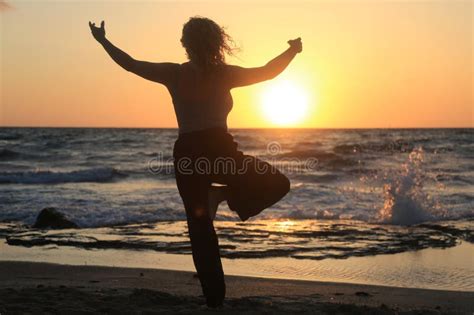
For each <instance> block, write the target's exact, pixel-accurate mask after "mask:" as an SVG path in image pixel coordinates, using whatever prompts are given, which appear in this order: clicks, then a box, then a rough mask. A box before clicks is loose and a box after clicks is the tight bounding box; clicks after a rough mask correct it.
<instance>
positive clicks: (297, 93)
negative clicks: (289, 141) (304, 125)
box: [262, 81, 308, 126]
mask: <svg viewBox="0 0 474 315" xmlns="http://www.w3.org/2000/svg"><path fill="white" fill-rule="evenodd" d="M262 111H263V115H264V117H265V119H267V120H269V121H270V122H271V123H273V124H275V125H278V126H291V125H295V124H297V123H300V122H302V121H303V120H304V119H305V118H306V116H307V113H308V97H307V94H306V91H304V90H303V89H302V88H301V87H299V86H298V85H296V84H294V83H293V82H291V81H281V82H277V83H274V84H272V85H271V86H268V87H267V88H266V89H265V90H264V91H263V93H262Z"/></svg>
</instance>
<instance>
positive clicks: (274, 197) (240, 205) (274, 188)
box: [222, 155, 290, 221]
mask: <svg viewBox="0 0 474 315" xmlns="http://www.w3.org/2000/svg"><path fill="white" fill-rule="evenodd" d="M234 159H235V160H236V165H237V167H236V169H235V172H233V173H232V174H225V175H224V176H223V177H222V179H223V181H224V182H225V184H227V186H228V187H229V188H228V189H229V190H228V199H227V203H228V205H229V208H230V209H232V210H234V211H236V212H237V214H238V215H239V217H240V218H241V219H242V220H243V221H245V220H247V219H248V218H250V217H252V216H255V215H257V214H259V213H260V212H262V211H263V210H264V209H266V208H268V207H270V206H272V205H273V204H275V203H277V202H278V201H279V200H280V199H281V198H283V197H284V196H285V195H286V194H287V193H288V192H289V191H290V181H289V180H288V178H287V177H286V176H285V175H283V174H282V173H281V172H280V171H278V169H276V168H275V167H273V166H271V165H270V164H269V163H267V162H264V161H262V160H259V159H257V158H255V157H253V156H249V155H242V156H239V155H237V156H236V157H234Z"/></svg>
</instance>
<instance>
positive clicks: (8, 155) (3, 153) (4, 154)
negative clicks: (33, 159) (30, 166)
mask: <svg viewBox="0 0 474 315" xmlns="http://www.w3.org/2000/svg"><path fill="white" fill-rule="evenodd" d="M19 156H20V153H19V152H17V151H13V150H9V149H0V161H8V160H13V159H16V158H18V157H19Z"/></svg>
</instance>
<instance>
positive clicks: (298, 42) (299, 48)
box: [288, 37, 303, 53]
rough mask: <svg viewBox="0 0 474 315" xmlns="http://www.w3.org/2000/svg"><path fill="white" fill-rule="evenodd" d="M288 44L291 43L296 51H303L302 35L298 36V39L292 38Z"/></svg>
mask: <svg viewBox="0 0 474 315" xmlns="http://www.w3.org/2000/svg"><path fill="white" fill-rule="evenodd" d="M288 44H289V45H290V47H291V49H293V50H294V51H295V52H296V53H300V52H302V51H303V43H302V42H301V37H298V38H297V39H290V40H289V41H288Z"/></svg>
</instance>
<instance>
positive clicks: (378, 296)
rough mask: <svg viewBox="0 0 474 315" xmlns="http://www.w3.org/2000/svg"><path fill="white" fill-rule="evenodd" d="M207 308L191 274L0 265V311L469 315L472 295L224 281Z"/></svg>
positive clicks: (238, 279)
mask: <svg viewBox="0 0 474 315" xmlns="http://www.w3.org/2000/svg"><path fill="white" fill-rule="evenodd" d="M226 281H227V299H226V302H225V304H224V306H223V308H221V309H219V310H217V311H216V310H212V309H208V308H207V307H206V306H205V305H204V300H203V298H202V297H201V296H200V295H201V289H200V286H199V281H198V279H197V278H196V276H195V274H194V273H192V272H185V271H170V270H160V269H143V268H117V267H102V266H100V267H99V266H72V265H60V264H49V263H35V262H8V261H4V262H0V313H1V314H20V313H21V314H24V313H29V314H38V313H51V314H55V313H63V314H64V313H68V314H83V313H88V314H94V313H129V314H130V313H131V314H144V313H147V314H148V313H171V312H172V313H182V314H186V313H196V312H197V313H207V312H222V313H226V314H227V313H246V314H249V313H250V314H261V313H266V314H274V313H281V314H292V313H313V314H314V313H316V314H319V313H320V314H354V313H355V314H400V313H401V314H472V312H473V311H474V293H472V292H456V291H441V290H426V289H407V288H394V287H384V286H370V285H357V284H344V283H330V282H316V281H298V280H294V281H292V280H278V279H262V278H252V277H240V276H227V277H226Z"/></svg>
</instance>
